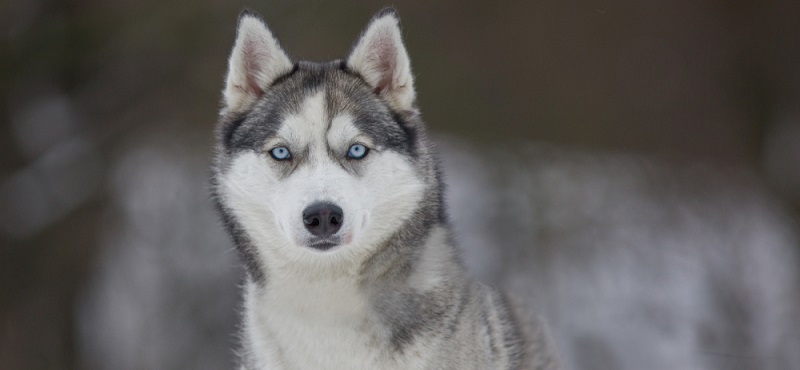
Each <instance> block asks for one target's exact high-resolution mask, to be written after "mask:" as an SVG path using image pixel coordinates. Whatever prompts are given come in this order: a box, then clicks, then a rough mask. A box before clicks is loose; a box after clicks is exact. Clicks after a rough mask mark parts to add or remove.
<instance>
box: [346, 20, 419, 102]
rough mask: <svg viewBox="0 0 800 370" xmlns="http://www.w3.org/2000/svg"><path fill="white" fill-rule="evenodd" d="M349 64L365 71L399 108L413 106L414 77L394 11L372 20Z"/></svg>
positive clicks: (371, 82) (378, 89)
mask: <svg viewBox="0 0 800 370" xmlns="http://www.w3.org/2000/svg"><path fill="white" fill-rule="evenodd" d="M347 65H348V66H350V68H352V69H353V70H355V71H357V72H358V73H359V74H361V76H362V77H364V80H365V81H367V83H368V84H370V86H372V87H373V88H375V89H376V91H377V92H378V93H379V94H381V96H383V97H384V98H385V99H386V101H387V102H388V103H389V104H391V105H392V106H393V107H394V108H395V109H398V110H411V109H413V104H414V99H415V92H414V76H413V75H412V74H411V62H410V60H409V58H408V53H407V52H406V47H405V46H404V45H403V39H402V37H401V35H400V26H399V21H398V19H397V17H396V16H395V15H394V14H391V13H390V14H386V15H384V16H382V17H380V18H377V19H375V20H373V21H372V23H370V25H369V27H368V28H367V30H366V31H365V32H364V35H363V36H362V37H361V39H360V40H359V41H358V44H356V47H355V48H353V51H352V53H350V57H348V58H347Z"/></svg>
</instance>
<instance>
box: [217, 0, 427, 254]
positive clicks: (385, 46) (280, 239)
mask: <svg viewBox="0 0 800 370" xmlns="http://www.w3.org/2000/svg"><path fill="white" fill-rule="evenodd" d="M223 95H224V99H223V105H224V107H223V110H222V113H221V121H220V124H219V129H218V141H219V143H218V144H219V145H218V146H219V151H218V156H217V158H216V162H217V163H216V166H215V178H214V192H215V197H216V199H217V202H218V204H219V205H220V208H221V209H222V210H223V213H225V214H226V219H227V220H228V222H229V223H233V224H235V225H233V226H234V227H233V229H235V230H233V231H234V234H235V236H236V233H238V234H240V235H239V236H240V237H245V238H246V239H247V240H248V242H249V243H248V244H250V246H249V248H251V249H252V250H250V251H249V252H247V253H251V254H253V255H255V257H253V256H250V258H255V259H257V260H258V262H259V263H265V264H268V265H270V264H282V265H297V264H300V263H302V262H312V263H316V264H317V265H319V264H321V263H326V261H327V262H330V261H342V260H357V259H359V257H361V258H364V256H366V255H368V254H369V252H370V250H371V249H374V248H377V247H378V246H379V245H380V244H381V243H382V241H384V240H386V239H387V238H389V237H390V236H391V234H392V233H394V232H396V230H398V229H399V228H400V226H401V225H402V223H403V222H405V221H406V220H407V219H408V218H409V217H411V215H412V213H413V212H414V211H415V210H416V209H417V208H419V206H420V202H422V200H423V194H424V193H425V191H426V189H428V188H429V186H430V181H426V177H427V176H428V175H429V174H428V173H427V171H428V169H427V166H426V163H427V162H428V161H427V160H426V159H425V158H426V157H427V155H426V151H425V150H424V148H421V144H420V139H419V137H420V130H421V127H420V125H421V123H419V122H418V121H417V120H416V119H415V117H416V116H417V113H416V110H415V108H414V107H413V103H414V89H413V80H412V76H411V71H410V67H409V62H408V56H407V54H406V51H405V47H404V46H403V44H402V40H401V38H400V31H399V27H398V20H397V17H396V15H395V14H394V13H393V12H391V11H387V12H383V13H379V14H378V15H377V16H376V17H375V18H374V19H373V20H372V22H371V23H370V25H369V27H368V28H367V30H366V31H365V32H364V34H363V35H362V37H361V39H360V40H359V41H358V42H357V44H356V47H355V48H354V49H353V51H352V52H351V54H350V57H348V59H347V61H346V62H338V61H337V62H331V63H324V64H320V63H306V62H299V63H292V62H290V60H289V58H288V57H287V56H286V54H285V53H284V52H283V51H282V50H281V48H280V47H279V46H278V43H277V41H276V40H275V38H274V37H273V36H272V34H271V33H270V32H269V30H268V29H267V27H266V25H265V24H264V22H263V21H262V20H261V19H260V18H259V17H257V16H256V15H254V14H252V13H244V14H243V15H242V16H241V17H240V20H239V26H238V30H237V39H236V43H235V45H234V48H233V51H232V53H231V57H230V59H229V71H228V77H227V81H226V87H225V91H224V94H223ZM229 226H230V225H229ZM241 234H243V235H241ZM240 248H241V246H240Z"/></svg>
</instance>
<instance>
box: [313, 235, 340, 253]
mask: <svg viewBox="0 0 800 370" xmlns="http://www.w3.org/2000/svg"><path fill="white" fill-rule="evenodd" d="M337 245H339V239H338V238H325V239H318V240H312V241H311V243H309V244H308V246H309V247H310V248H313V249H316V250H320V251H327V250H330V249H331V248H333V247H335V246H337Z"/></svg>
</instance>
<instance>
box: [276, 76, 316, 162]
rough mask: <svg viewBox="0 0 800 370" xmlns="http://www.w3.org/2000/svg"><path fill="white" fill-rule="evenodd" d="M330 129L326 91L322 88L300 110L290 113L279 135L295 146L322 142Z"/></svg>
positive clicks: (304, 102)
mask: <svg viewBox="0 0 800 370" xmlns="http://www.w3.org/2000/svg"><path fill="white" fill-rule="evenodd" d="M327 129H328V114H327V111H326V106H325V91H324V90H320V91H318V92H316V93H314V95H310V96H309V97H307V98H306V99H305V100H304V101H303V104H302V105H301V106H300V111H298V112H297V113H294V114H291V115H288V116H287V117H286V118H285V119H284V121H283V125H282V126H281V128H280V129H279V130H278V136H280V137H282V138H284V139H285V140H288V141H289V142H290V144H292V145H294V146H295V148H301V147H305V146H306V145H308V144H311V143H316V142H320V141H321V140H322V139H323V138H324V137H325V131H326V130H327Z"/></svg>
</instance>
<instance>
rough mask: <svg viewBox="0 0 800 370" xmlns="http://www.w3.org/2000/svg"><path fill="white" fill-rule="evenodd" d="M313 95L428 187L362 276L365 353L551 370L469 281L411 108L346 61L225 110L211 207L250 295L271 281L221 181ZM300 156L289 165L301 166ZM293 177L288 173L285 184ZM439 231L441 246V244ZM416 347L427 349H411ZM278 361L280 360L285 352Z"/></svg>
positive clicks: (536, 327)
mask: <svg viewBox="0 0 800 370" xmlns="http://www.w3.org/2000/svg"><path fill="white" fill-rule="evenodd" d="M384 16H393V17H396V13H395V12H394V11H382V12H381V13H379V14H378V15H377V16H376V18H380V17H384ZM317 91H325V93H326V94H325V96H326V101H325V109H326V110H327V116H328V117H333V116H335V115H336V114H338V113H341V112H347V113H348V114H349V115H351V116H352V117H354V123H355V125H356V126H357V127H358V128H359V130H361V131H362V132H363V133H364V134H366V135H368V136H369V137H370V138H371V139H372V140H373V141H374V143H376V147H377V149H379V150H385V151H393V152H396V153H399V154H401V155H402V156H404V157H406V158H408V159H410V161H411V162H412V163H413V165H414V168H415V171H416V172H417V173H418V175H419V177H420V178H423V179H425V180H424V181H425V188H426V189H425V194H424V196H423V198H422V201H421V202H420V203H419V206H418V208H417V209H416V210H415V211H414V212H413V214H412V216H411V217H410V218H409V219H407V220H406V221H405V222H404V224H403V225H402V226H401V227H400V228H398V229H397V230H396V231H395V232H394V233H393V234H392V235H391V236H390V237H389V238H388V239H386V240H384V241H383V242H381V243H380V245H377V246H375V247H374V248H373V249H372V252H371V254H370V255H369V256H368V258H366V259H365V260H364V262H363V263H362V264H361V266H360V268H359V269H358V271H359V273H358V276H357V279H358V281H357V286H358V289H359V290H360V291H361V293H362V294H364V295H365V296H367V297H368V302H369V311H370V312H371V314H370V315H369V317H365V318H363V320H362V326H363V328H360V329H359V330H360V332H362V333H363V335H364V336H365V337H367V338H370V339H371V341H370V343H372V345H371V346H370V348H371V349H370V350H371V351H374V353H375V354H376V356H381V358H385V359H386V360H385V361H386V365H387V367H389V366H390V365H392V364H394V365H397V363H399V362H398V361H401V359H402V358H405V357H403V356H412V357H413V356H415V354H414V353H411V352H408V351H410V348H414V351H419V350H420V348H423V349H424V350H425V351H427V352H429V353H427V354H426V356H427V358H429V359H430V361H429V362H428V363H427V364H425V365H424V368H426V369H554V368H556V367H557V365H556V361H555V356H554V355H553V354H552V351H551V349H550V348H549V346H548V344H547V336H546V334H545V333H546V331H545V330H544V329H543V327H542V325H541V324H539V323H538V322H536V320H534V318H532V317H527V316H526V315H523V314H521V313H520V311H519V310H517V309H516V308H515V307H514V305H512V304H511V303H510V302H509V300H508V299H507V298H506V297H505V296H504V295H503V294H502V293H500V292H498V291H496V290H494V289H492V288H489V287H487V286H484V285H481V284H479V283H476V282H473V281H471V280H470V279H469V278H467V277H466V274H465V272H464V267H463V266H462V263H461V260H460V258H459V254H458V251H457V248H456V246H455V245H454V242H453V238H452V236H451V235H450V231H449V225H448V222H447V218H446V213H445V211H444V194H443V193H444V186H443V181H442V175H441V171H440V170H439V164H438V161H437V157H436V154H435V150H434V146H433V144H432V142H431V141H430V139H429V138H428V135H427V133H426V131H425V129H424V126H423V123H422V121H421V119H420V115H419V113H418V111H417V110H416V108H414V107H412V108H411V109H407V110H397V109H395V108H392V105H391V104H390V103H389V102H387V101H386V100H385V99H384V98H383V97H382V96H381V95H379V94H378V93H376V89H375V88H374V87H373V86H370V85H369V84H368V83H367V82H366V81H365V80H364V78H362V76H360V75H359V74H358V73H357V72H356V71H354V70H352V69H351V68H350V67H349V66H348V65H347V64H346V63H344V62H340V61H334V62H329V63H310V62H297V63H295V64H294V68H293V69H292V70H291V72H289V73H288V74H286V75H283V76H280V77H278V78H277V79H276V80H275V81H274V82H273V83H272V84H271V86H269V87H268V88H264V93H263V95H261V96H260V97H259V98H258V100H257V101H256V102H255V103H254V104H253V105H252V106H251V107H249V109H246V110H244V111H240V112H228V111H226V110H225V109H223V112H222V114H221V117H220V122H219V124H218V130H217V144H218V146H217V154H216V158H215V165H214V177H213V179H212V186H213V189H214V199H215V201H216V204H217V206H218V207H217V208H218V210H219V212H220V214H221V215H222V219H223V221H224V222H225V224H226V226H227V229H228V231H229V233H230V234H231V235H232V237H233V240H234V242H235V243H236V245H237V249H238V251H239V255H240V257H241V259H242V261H243V263H244V265H245V267H246V270H247V272H248V277H247V283H246V284H247V285H252V287H251V288H252V289H253V290H252V291H254V292H256V293H255V294H259V293H258V292H263V291H267V290H269V289H271V285H270V281H269V278H268V276H269V272H268V271H266V267H265V266H263V265H262V264H261V263H259V262H258V261H260V258H259V248H261V246H258V245H255V244H254V243H253V242H252V240H253V238H252V237H251V236H249V235H248V234H247V232H246V231H244V230H245V229H244V227H242V225H241V224H240V223H239V221H238V220H237V217H236V215H235V212H234V210H233V209H232V207H231V206H230V205H228V204H226V197H225V195H224V194H222V193H221V191H222V190H221V187H220V186H219V182H220V179H221V178H222V177H223V176H224V174H225V173H226V172H227V171H228V170H229V168H230V164H231V162H232V160H233V159H234V158H236V156H237V155H239V154H240V153H243V152H263V151H264V145H265V144H264V143H265V142H266V141H268V140H269V139H270V138H271V137H272V136H274V135H275V134H276V132H277V131H278V130H279V129H280V125H281V122H283V117H285V116H286V115H287V114H292V113H296V112H297V111H298V110H299V109H300V108H301V105H302V102H303V101H304V99H305V98H306V97H308V96H309V95H312V94H313V93H314V92H317ZM302 155H303V154H302V153H299V154H298V158H299V159H298V161H294V162H293V163H292V164H287V165H286V166H302V165H303V162H302V161H303V159H302ZM340 165H341V166H342V167H343V168H345V169H346V170H347V171H348V172H350V173H351V174H352V175H353V176H359V171H360V169H359V166H362V165H363V164H362V163H361V162H358V161H355V162H346V161H341V163H340ZM291 171H292V168H291V167H286V170H285V175H286V176H288V174H289V173H291ZM437 232H438V234H437ZM442 232H443V233H444V237H443V238H441V239H442V240H439V239H437V238H438V236H437V235H440V234H441V233H442ZM421 280H424V281H435V284H432V285H431V286H428V287H425V288H424V289H423V288H421V287H420V286H418V284H419V281H421ZM244 329H245V330H254V329H253V328H247V327H245V328H244ZM276 341H277V342H280V338H277V339H276ZM419 344H424V346H423V347H419V346H416V347H414V346H415V345H419ZM320 350H324V349H320ZM257 351H258V349H257V348H255V345H254V344H253V343H247V342H246V340H245V343H243V350H242V368H244V369H255V368H256V367H257V366H256V364H255V357H257V356H256V355H255V354H256V353H255V352H257ZM276 352H277V353H278V357H280V356H281V354H280V353H281V349H280V348H277V349H276ZM284 365H286V366H287V368H291V366H292V365H291V364H284ZM332 366H333V365H332Z"/></svg>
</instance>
